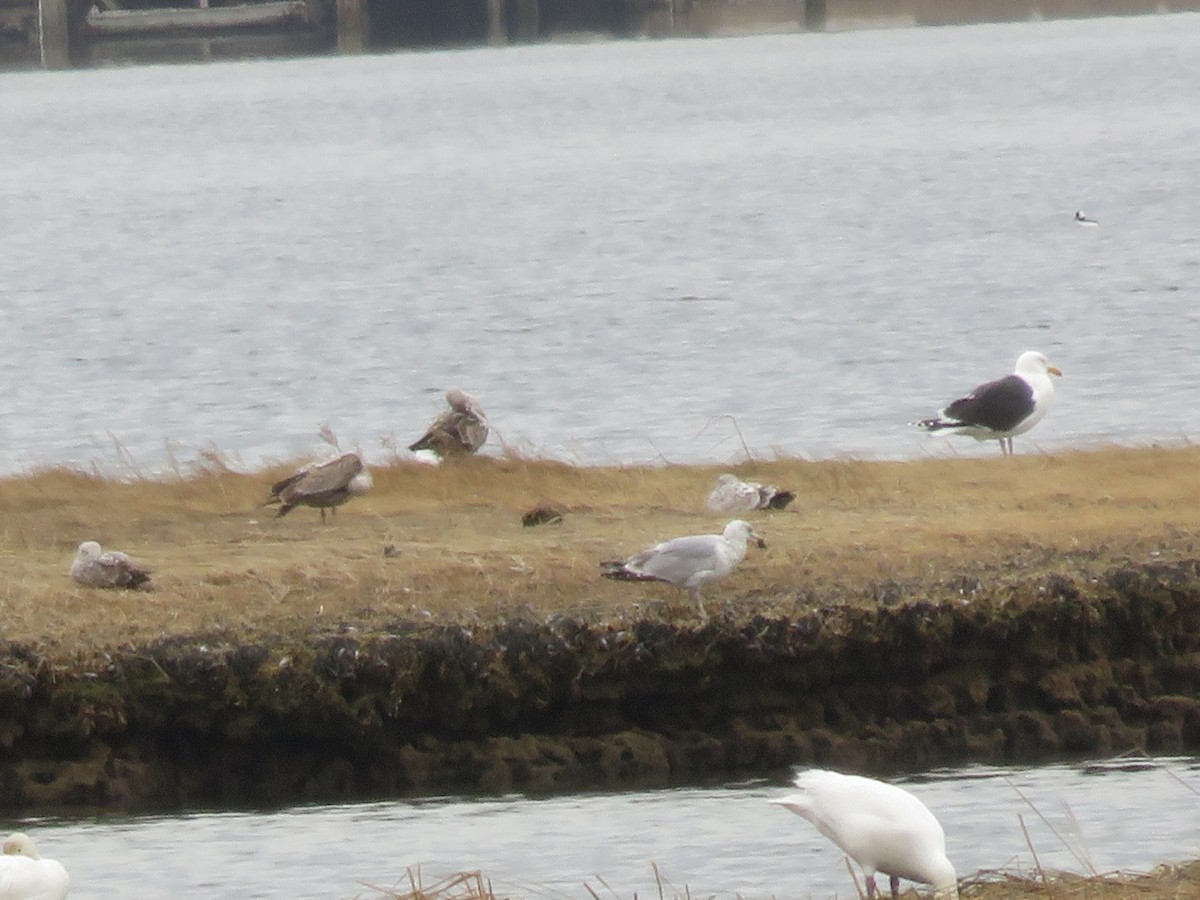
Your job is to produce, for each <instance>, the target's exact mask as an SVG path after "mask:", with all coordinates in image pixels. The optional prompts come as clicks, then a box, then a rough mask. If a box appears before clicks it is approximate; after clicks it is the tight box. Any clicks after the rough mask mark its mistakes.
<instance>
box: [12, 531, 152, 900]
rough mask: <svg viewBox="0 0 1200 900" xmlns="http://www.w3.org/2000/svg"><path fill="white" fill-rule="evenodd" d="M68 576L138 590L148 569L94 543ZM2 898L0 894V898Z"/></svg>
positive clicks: (80, 553)
mask: <svg viewBox="0 0 1200 900" xmlns="http://www.w3.org/2000/svg"><path fill="white" fill-rule="evenodd" d="M70 574H71V577H72V578H74V579H75V580H76V581H78V582H79V583H80V584H83V585H87V586H88V587H98V588H140V587H141V586H142V585H144V584H145V583H146V582H148V581H149V580H150V570H149V569H144V568H142V567H141V566H139V565H138V564H137V563H135V562H134V561H133V560H131V559H130V558H129V557H128V556H126V555H125V554H124V553H122V552H121V551H120V550H108V551H106V550H104V549H103V548H102V547H101V546H100V545H99V544H98V543H96V542H95V541H84V542H83V543H82V544H80V545H79V550H78V551H77V552H76V553H75V559H74V561H73V562H72V563H71V569H70ZM5 852H6V853H7V852H8V851H7V849H6V850H5ZM3 896H4V895H3V894H0V898H3Z"/></svg>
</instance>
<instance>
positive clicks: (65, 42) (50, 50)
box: [38, 0, 71, 69]
mask: <svg viewBox="0 0 1200 900" xmlns="http://www.w3.org/2000/svg"><path fill="white" fill-rule="evenodd" d="M38 42H39V44H40V46H41V53H42V65H43V66H44V67H45V68H47V69H69V68H71V23H70V0H38Z"/></svg>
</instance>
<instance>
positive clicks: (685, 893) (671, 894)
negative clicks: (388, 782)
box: [369, 862, 1200, 900]
mask: <svg viewBox="0 0 1200 900" xmlns="http://www.w3.org/2000/svg"><path fill="white" fill-rule="evenodd" d="M655 878H656V882H657V896H658V897H659V898H660V900H667V898H670V900H701V898H712V897H715V896H716V895H713V894H708V893H705V892H704V891H702V890H696V889H692V888H684V889H682V890H677V889H675V888H672V887H670V886H669V885H667V884H666V883H665V882H664V881H663V879H662V878H661V877H660V876H659V872H658V869H657V867H655ZM404 881H405V882H406V885H405V887H404V888H402V889H399V890H397V889H394V888H372V889H371V890H372V893H371V894H370V895H369V896H370V897H378V898H380V900H517V898H518V897H519V896H520V895H519V894H511V893H496V892H495V891H494V890H493V887H492V883H491V882H490V881H489V880H488V879H486V878H485V877H484V876H483V875H482V874H481V873H479V872H461V873H458V874H455V875H450V876H447V877H446V878H443V879H441V880H440V881H437V882H436V883H434V884H429V885H426V884H425V883H424V882H423V880H422V877H421V873H420V870H419V869H409V870H408V872H407V874H406V877H405V879H404ZM961 887H962V896H963V897H964V898H967V900H1027V898H1043V900H1194V898H1200V862H1188V863H1182V864H1174V863H1172V864H1167V865H1162V866H1159V867H1158V868H1156V869H1155V870H1154V871H1153V872H1148V873H1113V874H1108V875H1092V876H1082V875H1071V874H1065V873H1046V872H1036V873H1032V874H1025V873H1017V872H1007V871H1003V872H980V873H978V874H976V875H974V876H972V877H970V878H967V879H965V880H964V881H963V883H962V885H961ZM584 890H585V891H586V895H583V894H581V895H580V896H581V897H583V896H586V897H590V898H592V900H607V898H610V897H611V898H612V900H620V896H619V895H618V894H616V893H615V892H612V891H608V892H606V893H598V892H597V891H595V890H594V889H592V888H591V887H587V886H585V887H584ZM928 894H929V892H928V891H927V890H926V891H924V892H922V891H918V890H916V889H909V890H907V891H904V892H903V893H902V894H901V896H902V897H904V898H906V900H922V898H924V897H926V896H928ZM541 895H542V894H541V892H534V894H533V896H541ZM555 895H556V896H558V895H557V894H555Z"/></svg>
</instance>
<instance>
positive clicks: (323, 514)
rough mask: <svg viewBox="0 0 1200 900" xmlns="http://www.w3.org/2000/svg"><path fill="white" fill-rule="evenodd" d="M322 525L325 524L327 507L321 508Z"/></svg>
mask: <svg viewBox="0 0 1200 900" xmlns="http://www.w3.org/2000/svg"><path fill="white" fill-rule="evenodd" d="M321 524H322V525H324V524H325V507H323V506H322V507H321Z"/></svg>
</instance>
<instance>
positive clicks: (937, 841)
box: [770, 769, 958, 900]
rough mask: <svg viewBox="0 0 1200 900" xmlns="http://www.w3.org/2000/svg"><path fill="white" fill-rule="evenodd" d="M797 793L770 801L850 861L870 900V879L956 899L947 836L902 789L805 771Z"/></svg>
mask: <svg viewBox="0 0 1200 900" xmlns="http://www.w3.org/2000/svg"><path fill="white" fill-rule="evenodd" d="M795 786H796V787H797V788H799V793H795V794H790V795H788V796H786V797H780V798H778V799H774V800H771V801H770V802H771V803H778V804H779V805H780V806H784V807H786V808H787V809H790V810H791V811H792V812H794V813H795V814H796V815H798V816H801V817H803V818H805V819H807V820H808V821H810V822H812V824H813V825H815V826H816V828H817V830H818V831H819V832H821V834H823V835H825V837H827V838H829V840H831V841H833V843H835V844H836V845H837V846H838V847H840V848H841V849H842V851H843V852H845V853H846V855H847V856H849V857H850V858H851V859H853V860H854V861H855V862H856V863H858V864H859V865H860V866H861V867H862V870H863V875H864V876H865V877H866V880H867V896H868V897H871V898H873V897H875V895H876V892H877V888H876V885H875V873H876V872H882V873H883V874H884V875H887V876H888V877H889V880H890V885H891V889H892V896H893V897H896V896H897V895H898V894H899V888H900V879H901V878H905V879H908V880H909V881H917V882H920V883H921V884H929V885H932V886H933V889H934V898H935V900H949V898H956V897H958V876H957V875H956V874H955V871H954V866H953V865H952V864H951V863H950V860H949V859H947V858H946V834H945V832H944V831H943V830H942V826H941V823H940V822H938V820H937V818H936V817H934V815H933V813H931V812H930V811H929V808H928V807H927V806H926V805H925V804H924V803H922V802H921V801H920V800H918V799H917V798H916V797H914V796H913V795H912V794H910V793H909V792H908V791H906V790H904V789H903V788H900V787H897V786H896V785H894V784H887V783H886V782H883V781H876V780H875V779H874V778H864V777H862V776H859V775H843V774H841V773H840V772H830V771H827V770H825V769H809V770H807V771H805V772H801V773H800V774H799V775H797V776H796V780H795Z"/></svg>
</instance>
